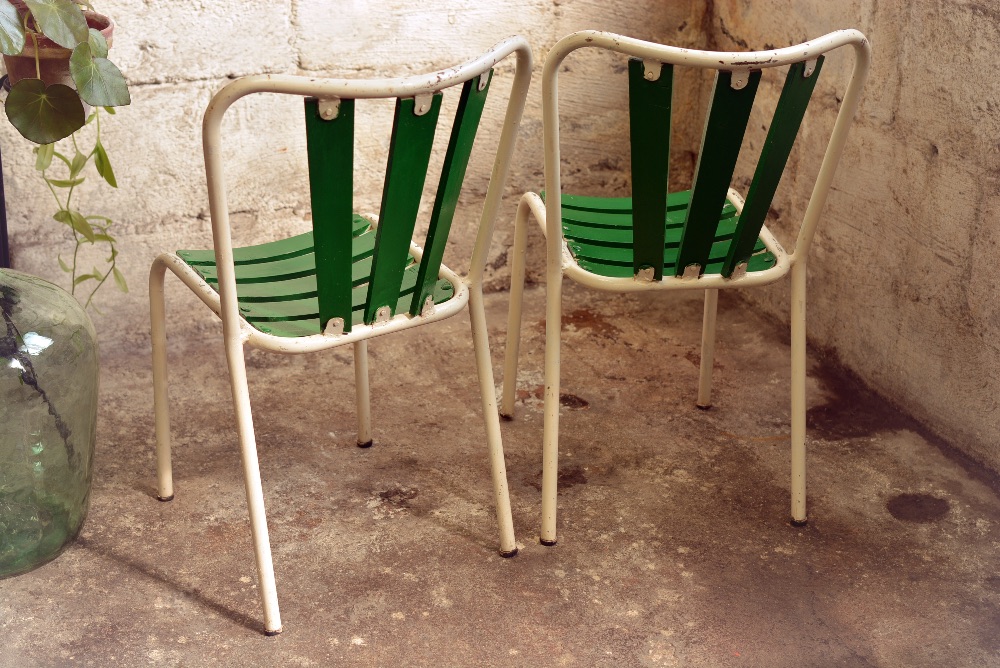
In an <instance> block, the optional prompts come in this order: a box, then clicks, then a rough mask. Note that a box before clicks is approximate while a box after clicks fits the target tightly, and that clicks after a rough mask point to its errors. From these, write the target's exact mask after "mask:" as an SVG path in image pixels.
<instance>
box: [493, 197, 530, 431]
mask: <svg viewBox="0 0 1000 668" xmlns="http://www.w3.org/2000/svg"><path fill="white" fill-rule="evenodd" d="M528 202H529V200H528V199H527V196H525V197H522V198H521V203H520V204H518V207H517V216H516V217H515V218H514V257H513V260H512V262H511V270H510V310H509V311H508V313H507V346H506V350H505V351H504V364H503V397H502V399H501V403H500V416H501V417H503V418H504V419H506V420H512V419H513V418H514V397H515V392H516V391H517V357H518V353H519V352H520V349H521V308H522V306H523V304H524V265H525V254H526V253H527V247H528V212H529V211H530V207H529V204H528Z"/></svg>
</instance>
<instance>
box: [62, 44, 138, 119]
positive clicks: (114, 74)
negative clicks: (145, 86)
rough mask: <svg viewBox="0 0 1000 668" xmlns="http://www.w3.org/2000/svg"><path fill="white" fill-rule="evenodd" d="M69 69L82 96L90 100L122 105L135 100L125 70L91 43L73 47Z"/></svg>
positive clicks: (101, 103)
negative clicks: (99, 52) (100, 54)
mask: <svg viewBox="0 0 1000 668" xmlns="http://www.w3.org/2000/svg"><path fill="white" fill-rule="evenodd" d="M69 72H70V74H72V75H73V82H74V83H75V84H76V89H77V90H78V91H80V97H82V98H83V99H84V100H85V101H86V102H87V103H88V104H92V105H94V106H95V107H119V106H122V105H125V104H129V103H131V102H132V98H131V97H130V96H129V92H128V84H127V83H125V77H124V76H122V73H121V70H119V69H118V68H117V67H115V64H114V63H112V62H111V61H110V60H108V59H107V58H98V57H95V55H94V53H93V50H92V49H91V48H90V44H86V43H85V44H80V45H79V46H78V47H76V48H75V49H73V55H72V56H70V59H69Z"/></svg>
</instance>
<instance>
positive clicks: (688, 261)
mask: <svg viewBox="0 0 1000 668" xmlns="http://www.w3.org/2000/svg"><path fill="white" fill-rule="evenodd" d="M731 81H732V72H717V73H716V77H715V90H714V92H713V93H712V105H711V107H710V109H709V112H708V120H707V121H706V123H705V133H704V135H703V138H702V144H701V153H700V154H699V155H698V166H697V167H696V168H695V180H694V187H693V188H692V189H691V204H690V206H688V212H687V220H686V221H685V222H684V236H683V238H682V241H681V252H680V256H679V258H678V262H677V266H676V267H675V268H674V272H675V274H676V275H678V276H680V275H681V274H683V273H684V268H685V267H687V266H688V265H692V264H697V265H701V266H702V268H703V269H704V265H705V260H706V258H707V257H708V252H709V249H710V248H711V246H712V239H713V238H714V236H715V225H716V223H717V222H718V216H719V211H720V210H721V209H722V204H723V202H724V201H725V199H726V192H727V191H728V190H729V184H730V182H731V181H732V178H733V170H735V169H736V159H737V158H738V157H739V152H740V144H741V143H742V142H743V135H744V134H745V133H746V127H747V121H748V120H749V119H750V110H751V109H752V108H753V101H754V97H755V95H756V94H757V86H758V84H759V83H760V71H755V72H750V74H749V81H748V82H747V84H746V86H744V87H743V88H742V89H741V90H736V89H735V88H733V87H732V86H731V85H730V83H731Z"/></svg>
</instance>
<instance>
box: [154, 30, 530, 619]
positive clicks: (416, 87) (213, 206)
mask: <svg viewBox="0 0 1000 668" xmlns="http://www.w3.org/2000/svg"><path fill="white" fill-rule="evenodd" d="M511 54H514V55H515V57H516V71H515V75H514V80H513V84H512V87H511V93H510V98H509V101H508V105H507V112H506V117H505V120H504V125H503V129H502V132H501V136H500V140H499V143H498V146H497V152H496V157H495V161H494V165H493V171H492V174H491V178H490V183H489V187H488V189H487V193H486V197H485V201H484V205H483V212H482V217H481V219H480V225H479V231H478V235H477V237H476V242H475V246H474V250H473V255H472V259H471V262H470V269H469V273H468V274H467V275H465V276H459V275H458V274H456V273H454V272H453V271H451V270H449V269H448V268H447V267H445V266H444V265H442V266H441V271H440V274H439V277H440V278H443V279H446V280H448V281H449V282H450V283H451V285H452V286H453V287H454V296H453V297H452V298H451V299H449V300H448V301H447V302H444V303H442V304H439V305H437V306H436V307H433V308H429V309H425V311H424V312H423V313H422V314H420V315H418V316H416V317H409V316H408V315H407V314H397V315H396V316H394V317H392V318H391V319H389V320H388V321H385V322H377V323H374V324H371V325H364V324H361V325H354V327H353V328H352V329H351V331H350V332H348V333H340V334H338V333H335V332H333V331H331V332H327V333H322V334H315V335H312V336H305V337H301V338H283V337H279V336H274V335H271V334H267V333H264V332H261V331H260V330H258V329H256V328H254V327H253V326H252V325H250V324H249V323H248V322H247V321H246V320H245V319H244V318H243V317H242V316H241V315H240V312H239V306H238V303H237V292H236V277H235V269H234V263H233V243H232V235H231V231H230V224H229V208H228V205H227V200H226V188H225V178H224V172H223V163H222V154H221V137H220V128H221V123H222V119H223V116H224V114H225V113H226V110H227V109H229V107H230V106H231V105H232V104H233V103H234V102H236V101H237V100H239V99H240V98H242V97H245V96H247V95H250V94H254V93H282V94H288V95H299V96H314V97H317V98H319V99H320V100H325V101H334V102H335V101H336V100H338V99H341V98H351V99H370V98H411V97H412V98H416V97H418V96H428V95H431V94H433V93H435V92H438V91H441V90H444V89H446V88H451V87H452V86H455V85H458V84H461V83H463V82H466V81H468V80H470V79H473V78H475V77H479V76H480V75H481V74H483V73H485V72H488V71H489V70H490V69H491V68H492V67H493V66H494V65H496V64H497V63H498V62H500V61H501V60H503V59H505V58H506V57H508V56H510V55H511ZM531 70H532V56H531V50H530V47H529V46H528V43H527V41H526V40H525V39H524V38H523V37H520V36H515V37H510V38H507V39H505V40H503V41H502V42H500V43H498V44H496V45H495V46H493V47H492V48H491V49H490V50H488V51H487V52H486V53H485V54H484V55H482V56H480V57H479V58H476V59H474V60H471V61H468V62H466V63H464V64H462V65H459V66H457V67H454V68H450V69H446V70H442V71H439V72H434V73H431V74H423V75H418V76H412V77H406V78H397V79H378V80H367V81H364V80H350V79H317V78H307V77H299V76H290V75H257V76H250V77H246V78H243V79H238V80H236V81H234V82H232V83H230V84H228V85H227V86H226V87H225V88H223V89H222V90H220V91H219V92H218V93H217V94H216V95H215V96H214V97H213V98H212V101H211V103H210V104H209V106H208V108H207V110H206V112H205V118H204V122H203V141H204V152H205V169H206V174H207V182H208V192H209V203H210V212H211V217H212V234H213V241H214V247H215V257H216V265H217V267H218V270H219V292H216V291H215V290H214V289H212V287H211V286H209V284H208V283H206V282H205V281H204V280H203V279H202V278H201V277H200V276H199V275H198V274H197V273H196V272H195V271H194V270H193V269H192V268H191V267H190V266H189V265H188V264H186V263H185V262H184V261H182V260H181V259H180V258H179V257H178V256H177V255H176V254H173V253H166V254H163V255H160V256H159V257H157V258H156V260H155V261H154V262H153V265H152V268H151V270H150V277H149V294H150V319H151V330H152V348H153V387H154V404H155V419H156V450H157V476H158V497H159V498H160V500H163V501H169V500H170V499H172V498H173V496H174V490H173V478H172V472H171V458H170V424H169V415H168V405H167V402H168V397H167V353H166V328H165V324H166V315H165V305H164V276H165V273H166V270H167V269H169V270H170V271H172V272H173V273H174V274H175V275H176V276H177V277H178V278H179V279H180V280H181V281H182V282H183V283H184V284H185V285H187V286H188V287H189V288H190V289H191V290H192V291H193V292H194V293H195V294H196V295H197V296H198V297H199V298H200V299H201V301H202V302H204V303H205V305H207V306H208V307H209V308H210V309H211V310H212V311H213V312H215V314H216V315H218V316H219V317H220V318H221V319H222V331H223V339H224V344H225V350H226V359H227V362H228V367H229V375H230V383H231V386H232V392H233V401H234V404H235V409H236V416H237V422H238V430H239V440H240V452H241V458H242V462H243V478H244V482H245V485H246V493H247V504H248V506H249V514H250V522H251V532H252V535H253V544H254V553H255V556H256V563H257V577H258V583H259V587H260V596H261V603H262V606H263V611H264V624H265V631H266V633H267V634H268V635H274V634H277V633H279V632H280V631H281V617H280V614H279V610H278V599H277V591H276V587H275V580H274V567H273V564H272V559H271V548H270V541H269V538H268V530H267V521H266V517H265V512H264V496H263V491H262V487H261V479H260V469H259V465H258V459H257V447H256V441H255V437H254V429H253V420H252V416H251V410H250V396H249V390H248V387H247V378H246V364H245V358H244V346H248V345H249V346H252V347H255V348H262V349H264V350H270V351H274V352H280V353H305V352H314V351H319V350H325V349H327V348H334V347H338V346H343V345H347V344H353V346H354V355H355V358H354V359H355V383H356V390H357V409H358V443H359V444H364V443H366V442H370V441H371V433H372V431H371V411H370V402H369V386H368V360H367V340H368V339H370V338H373V337H376V336H382V335H385V334H390V333H392V332H397V331H400V330H403V329H408V328H410V327H416V326H418V325H425V324H429V323H432V322H436V321H438V320H443V319H445V318H448V317H451V316H453V315H456V314H457V313H459V312H460V311H462V310H463V309H464V308H465V307H466V305H468V307H469V315H470V319H471V325H472V338H473V343H474V347H475V357H476V367H477V371H478V375H479V386H480V392H481V394H482V405H483V414H484V419H485V422H486V434H487V444H488V448H489V457H490V463H491V466H492V482H493V493H494V497H495V500H496V506H497V522H498V525H499V529H500V553H501V554H502V555H503V556H513V555H515V554H516V553H517V546H516V544H515V541H514V528H513V522H512V518H511V510H510V499H509V495H508V489H507V476H506V469H505V465H504V457H503V448H502V444H501V438H500V423H499V416H498V413H497V405H496V390H495V386H494V383H493V369H492V364H491V359H490V350H489V340H488V338H487V329H486V315H485V312H484V310H483V293H482V279H483V271H484V268H485V265H486V258H487V252H488V250H489V245H490V241H491V239H492V236H493V229H494V226H495V221H496V216H497V211H498V209H499V205H500V201H501V197H502V195H503V185H504V183H505V181H506V178H507V173H508V169H509V165H510V157H511V154H512V152H513V149H514V141H515V138H516V135H517V129H518V126H519V124H520V119H521V114H522V112H523V110H524V102H525V97H526V95H527V89H528V85H529V82H530V77H531ZM372 222H373V224H374V223H375V222H376V221H374V220H373V221H372ZM411 254H412V255H413V257H414V258H415V259H416V260H417V261H419V260H420V257H421V254H422V249H421V248H420V247H419V246H417V245H416V244H414V243H412V242H411Z"/></svg>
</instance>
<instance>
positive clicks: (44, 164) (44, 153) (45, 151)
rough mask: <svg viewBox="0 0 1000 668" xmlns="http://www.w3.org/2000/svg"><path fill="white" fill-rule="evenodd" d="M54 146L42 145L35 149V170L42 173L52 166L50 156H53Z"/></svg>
mask: <svg viewBox="0 0 1000 668" xmlns="http://www.w3.org/2000/svg"><path fill="white" fill-rule="evenodd" d="M55 152H56V145H55V144H42V145H41V146H38V147H36V148H35V169H37V170H38V171H40V172H44V171H45V170H46V169H48V168H49V165H51V164H52V156H53V155H55Z"/></svg>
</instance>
